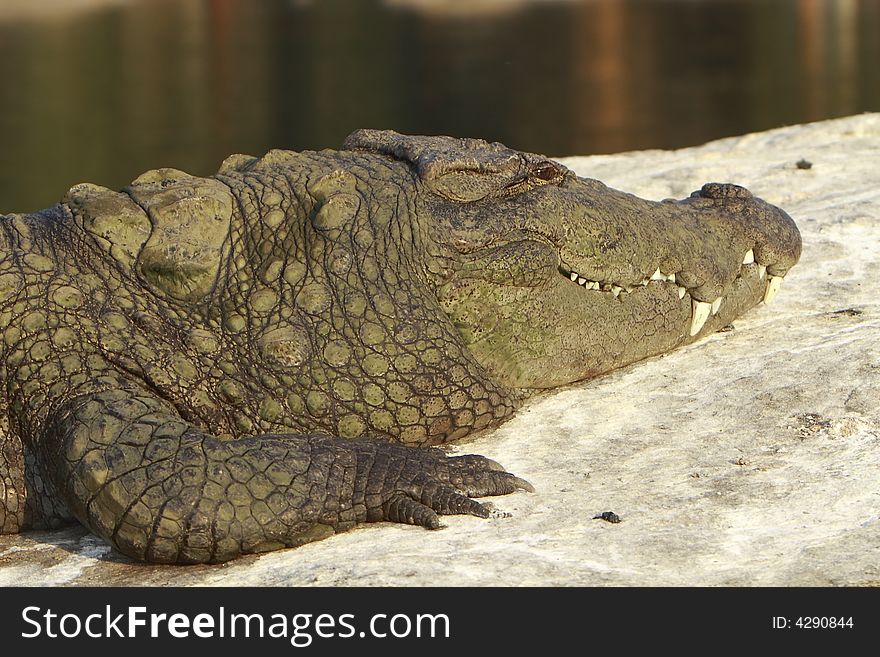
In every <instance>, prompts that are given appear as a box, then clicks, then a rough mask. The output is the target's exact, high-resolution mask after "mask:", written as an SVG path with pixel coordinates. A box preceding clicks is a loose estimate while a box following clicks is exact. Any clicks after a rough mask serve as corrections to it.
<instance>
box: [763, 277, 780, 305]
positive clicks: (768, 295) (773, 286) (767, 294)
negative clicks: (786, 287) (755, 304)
mask: <svg viewBox="0 0 880 657" xmlns="http://www.w3.org/2000/svg"><path fill="white" fill-rule="evenodd" d="M780 287H782V276H769V277H768V278H767V289H766V290H764V303H770V302H771V301H773V297H775V296H776V293H777V292H779V288H780Z"/></svg>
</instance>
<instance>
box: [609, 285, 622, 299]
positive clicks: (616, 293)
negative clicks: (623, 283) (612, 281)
mask: <svg viewBox="0 0 880 657" xmlns="http://www.w3.org/2000/svg"><path fill="white" fill-rule="evenodd" d="M621 292H623V288H622V287H620V286H619V285H612V286H611V293H612V294H613V295H614V298H615V299H616V298H617V297H618V296H619V295H620V293H621Z"/></svg>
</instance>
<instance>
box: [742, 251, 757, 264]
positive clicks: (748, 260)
mask: <svg viewBox="0 0 880 657" xmlns="http://www.w3.org/2000/svg"><path fill="white" fill-rule="evenodd" d="M754 261H755V251H754V250H753V249H749V250H748V251H746V255H745V256H744V257H743V264H744V265H750V264H752V263H753V262H754Z"/></svg>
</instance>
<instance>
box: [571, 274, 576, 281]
mask: <svg viewBox="0 0 880 657" xmlns="http://www.w3.org/2000/svg"><path fill="white" fill-rule="evenodd" d="M577 277H578V275H577V272H571V280H573V281H576V280H577Z"/></svg>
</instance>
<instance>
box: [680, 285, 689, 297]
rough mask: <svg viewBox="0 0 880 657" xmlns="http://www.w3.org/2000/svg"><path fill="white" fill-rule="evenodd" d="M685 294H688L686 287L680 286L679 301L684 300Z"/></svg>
mask: <svg viewBox="0 0 880 657" xmlns="http://www.w3.org/2000/svg"><path fill="white" fill-rule="evenodd" d="M685 294H687V288H684V287H682V286H681V285H679V286H678V298H679V299H684V295H685Z"/></svg>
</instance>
